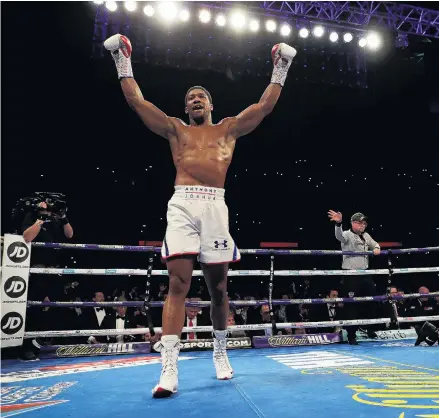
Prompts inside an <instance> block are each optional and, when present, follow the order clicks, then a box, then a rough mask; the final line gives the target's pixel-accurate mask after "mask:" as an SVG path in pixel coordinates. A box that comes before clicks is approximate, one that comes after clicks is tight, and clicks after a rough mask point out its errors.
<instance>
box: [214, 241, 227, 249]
mask: <svg viewBox="0 0 439 418" xmlns="http://www.w3.org/2000/svg"><path fill="white" fill-rule="evenodd" d="M213 243H214V244H215V248H219V247H220V246H222V247H223V248H228V247H227V241H226V240H224V241H223V242H219V241H214V242H213Z"/></svg>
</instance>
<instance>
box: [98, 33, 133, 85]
mask: <svg viewBox="0 0 439 418" xmlns="http://www.w3.org/2000/svg"><path fill="white" fill-rule="evenodd" d="M104 47H105V49H107V50H108V51H110V52H111V56H112V57H113V59H114V62H115V63H116V68H117V74H118V75H119V79H120V78H126V77H131V78H132V77H133V69H132V68H131V52H132V50H133V49H132V47H131V42H130V40H129V39H128V38H127V37H126V36H123V35H121V34H119V33H118V34H116V35H113V36H111V37H110V38H108V39H107V40H106V41H105V42H104Z"/></svg>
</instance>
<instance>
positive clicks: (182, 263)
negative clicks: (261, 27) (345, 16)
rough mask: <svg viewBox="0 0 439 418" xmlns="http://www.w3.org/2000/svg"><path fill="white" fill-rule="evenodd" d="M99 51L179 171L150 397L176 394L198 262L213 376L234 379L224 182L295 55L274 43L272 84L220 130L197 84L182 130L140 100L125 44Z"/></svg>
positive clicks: (113, 42) (233, 254) (231, 250)
mask: <svg viewBox="0 0 439 418" xmlns="http://www.w3.org/2000/svg"><path fill="white" fill-rule="evenodd" d="M104 46H105V48H106V49H107V50H109V51H110V52H111V55H112V56H113V59H114V61H115V63H116V68H117V72H118V76H119V79H120V82H121V86H122V91H123V94H124V96H125V99H126V100H127V102H128V104H129V105H130V107H131V108H132V109H133V110H134V111H135V112H136V113H137V114H138V115H139V117H140V118H141V119H142V121H143V122H144V124H145V125H146V126H147V127H148V128H149V129H150V130H151V131H152V132H154V133H156V134H157V135H159V136H161V137H163V138H165V139H167V140H168V142H169V144H170V147H171V151H172V156H173V159H174V164H175V167H176V169H177V176H176V179H175V193H174V195H173V196H172V198H171V200H170V201H169V203H168V212H167V223H168V225H167V229H166V235H165V239H164V241H163V247H162V257H163V259H164V260H166V264H167V269H168V272H169V293H168V297H167V299H166V302H165V304H164V308H163V325H162V326H163V336H162V338H161V357H162V372H161V376H160V381H159V383H158V384H157V385H156V386H155V388H154V389H153V390H152V393H153V396H154V397H155V398H164V397H168V396H170V395H172V394H173V393H175V392H176V391H177V386H178V368H177V360H178V355H179V350H180V336H181V331H182V328H183V325H184V319H185V298H186V295H187V293H188V291H189V288H190V284H191V279H192V271H193V268H194V261H195V258H196V257H197V256H198V260H199V262H200V264H201V269H202V271H203V275H204V278H205V280H206V284H207V287H208V289H209V293H210V296H211V301H212V303H211V308H210V315H211V319H212V325H213V330H214V332H213V334H214V350H213V362H214V365H215V369H216V376H217V378H218V379H220V380H227V379H231V378H232V377H233V369H232V367H231V365H230V362H229V359H228V357H227V352H226V333H227V319H228V314H229V302H228V298H227V272H228V266H229V263H231V262H235V261H239V260H240V254H239V250H238V248H237V247H236V244H235V242H234V241H233V238H232V237H231V235H230V233H229V216H228V209H227V206H226V204H225V201H224V183H225V178H226V174H227V170H228V168H229V165H230V163H231V161H232V155H233V151H234V149H235V144H236V140H237V139H238V138H240V137H242V136H244V135H247V134H248V133H250V132H252V131H253V130H254V129H255V128H256V127H257V126H258V125H259V124H260V123H261V121H262V120H263V119H264V118H265V117H266V116H267V115H268V114H270V113H271V112H272V110H273V108H274V106H275V104H276V103H277V101H278V99H279V96H280V93H281V91H282V87H283V85H284V82H285V79H286V77H287V73H288V69H289V68H290V65H291V62H292V60H293V58H294V56H295V55H296V50H295V49H294V48H292V47H290V46H288V45H286V44H284V43H281V44H278V45H275V46H274V47H273V49H272V58H273V63H274V68H273V73H272V77H271V82H270V84H269V85H268V87H267V88H266V90H265V92H264V94H263V95H262V97H261V99H260V100H259V102H258V103H255V104H252V105H251V106H250V107H248V108H247V109H245V110H244V111H243V112H241V113H240V114H239V115H237V116H234V117H229V118H225V119H223V120H222V121H221V122H219V123H218V124H214V123H212V111H213V103H212V97H211V95H210V94H209V92H208V91H207V90H206V89H205V88H204V87H201V86H193V87H191V88H189V90H188V91H187V94H186V97H185V112H186V114H187V115H188V116H189V124H186V123H184V122H183V121H182V120H181V119H177V118H173V117H169V116H167V115H166V114H165V113H163V112H162V111H161V110H159V109H158V108H157V107H156V106H154V105H153V104H152V103H150V102H149V101H147V100H145V99H144V97H143V95H142V93H141V91H140V89H139V86H138V85H137V83H136V81H135V80H134V78H133V70H132V67H131V52H132V47H131V43H130V41H129V39H128V38H126V37H125V36H123V35H120V34H117V35H113V36H112V37H110V38H108V39H107V40H106V41H105V43H104Z"/></svg>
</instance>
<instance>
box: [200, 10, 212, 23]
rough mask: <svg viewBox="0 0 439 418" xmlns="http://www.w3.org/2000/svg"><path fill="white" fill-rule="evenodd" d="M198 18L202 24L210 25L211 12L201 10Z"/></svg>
mask: <svg viewBox="0 0 439 418" xmlns="http://www.w3.org/2000/svg"><path fill="white" fill-rule="evenodd" d="M198 17H199V19H200V22H202V23H209V22H210V18H211V16H210V12H209V11H208V10H206V9H203V10H201V11H200V14H199V15H198Z"/></svg>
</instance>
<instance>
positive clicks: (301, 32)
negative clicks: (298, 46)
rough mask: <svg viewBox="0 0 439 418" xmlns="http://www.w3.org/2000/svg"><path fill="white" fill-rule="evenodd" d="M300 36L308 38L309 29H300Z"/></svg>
mask: <svg viewBox="0 0 439 418" xmlns="http://www.w3.org/2000/svg"><path fill="white" fill-rule="evenodd" d="M299 36H300V37H301V38H308V36H309V30H308V29H306V28H302V29H300V30H299Z"/></svg>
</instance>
